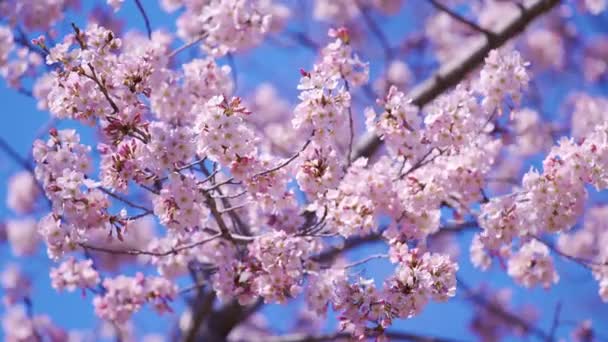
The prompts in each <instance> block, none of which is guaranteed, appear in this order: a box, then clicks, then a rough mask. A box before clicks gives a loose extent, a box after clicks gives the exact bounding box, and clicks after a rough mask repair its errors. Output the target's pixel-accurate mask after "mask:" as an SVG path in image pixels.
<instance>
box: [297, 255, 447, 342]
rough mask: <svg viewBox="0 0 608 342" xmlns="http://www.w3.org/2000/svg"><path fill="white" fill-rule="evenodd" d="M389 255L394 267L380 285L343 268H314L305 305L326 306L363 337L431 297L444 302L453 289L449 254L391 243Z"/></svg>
mask: <svg viewBox="0 0 608 342" xmlns="http://www.w3.org/2000/svg"><path fill="white" fill-rule="evenodd" d="M389 256H390V260H391V262H393V263H395V264H396V265H397V266H396V269H395V273H394V275H392V276H390V277H389V278H387V279H386V281H385V282H384V286H383V287H382V288H381V289H376V286H375V284H374V280H373V279H364V278H358V279H357V280H355V281H353V282H351V281H349V279H348V275H347V273H346V272H345V269H342V268H332V269H328V270H322V271H320V272H318V273H316V275H315V276H314V277H313V278H312V279H311V281H312V284H311V286H310V288H309V290H308V293H307V301H308V304H309V306H310V307H311V308H312V309H313V310H314V311H315V312H316V313H318V314H323V315H324V314H325V313H326V311H327V309H328V307H329V305H331V306H332V307H333V309H334V310H336V311H338V312H339V314H340V316H339V319H340V325H341V329H343V330H348V331H350V332H351V333H352V334H353V336H355V337H358V338H360V339H363V338H365V336H370V335H372V336H374V335H375V336H382V334H383V332H384V330H385V329H386V328H387V327H389V326H390V325H391V324H392V322H393V320H395V319H398V318H409V317H412V316H415V315H416V314H418V313H420V312H421V311H422V310H423V309H424V307H425V306H426V305H427V303H428V302H429V301H430V300H431V299H433V300H436V301H445V300H447V299H449V298H450V297H453V296H454V295H455V294H456V271H457V270H458V265H456V263H454V262H453V261H451V260H450V259H449V257H446V256H444V255H440V254H434V253H429V252H423V251H421V250H418V249H412V250H410V249H408V247H407V245H405V244H396V245H395V246H393V247H391V250H390V254H389Z"/></svg>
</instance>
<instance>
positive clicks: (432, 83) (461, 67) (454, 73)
mask: <svg viewBox="0 0 608 342" xmlns="http://www.w3.org/2000/svg"><path fill="white" fill-rule="evenodd" d="M559 3H560V0H536V1H532V3H531V4H528V5H523V6H522V10H521V12H520V14H519V15H517V16H516V17H515V18H513V19H511V20H509V21H507V22H506V23H505V24H504V26H503V27H501V28H499V29H498V30H496V32H495V35H494V38H493V39H488V38H487V37H480V40H479V41H478V42H476V44H474V45H473V46H472V47H471V49H470V50H469V52H468V53H466V54H464V55H463V57H461V58H457V59H456V60H454V61H453V62H451V63H447V64H445V65H443V66H441V67H440V68H439V70H438V71H437V72H436V73H435V74H434V75H433V76H431V77H430V78H429V79H427V80H426V81H424V82H423V83H422V84H420V85H419V86H417V87H416V88H414V89H413V90H412V91H411V92H410V93H409V94H408V95H407V97H408V98H411V99H412V102H413V103H414V104H415V105H417V106H419V107H423V106H424V105H426V104H428V103H429V102H431V101H432V100H434V99H435V98H436V97H437V96H439V95H440V94H441V93H443V92H444V91H446V90H447V89H449V88H451V87H453V86H455V85H457V84H458V83H459V82H460V81H462V80H463V79H464V78H465V76H466V75H467V74H468V73H469V72H470V71H472V70H474V69H475V68H476V67H477V66H479V65H480V64H481V63H482V62H483V60H484V59H485V57H486V56H487V55H488V53H489V52H490V51H491V50H493V49H496V48H499V47H500V46H502V45H503V44H504V43H506V42H507V41H508V40H510V39H511V38H513V37H515V36H517V35H518V34H519V33H521V32H522V31H523V30H525V29H526V27H528V25H530V23H532V22H533V21H534V20H535V19H536V18H538V17H540V16H541V15H542V14H544V13H546V12H548V11H549V10H551V9H552V8H554V7H555V6H557V5H558V4H559ZM381 145H382V141H381V140H380V138H379V137H378V136H376V135H375V134H368V135H365V136H364V137H363V138H362V139H361V140H360V141H359V143H358V144H357V145H356V147H355V150H354V151H353V154H354V156H353V160H356V159H357V158H359V157H370V156H372V155H373V154H374V153H375V152H376V150H378V148H379V147H380V146H381Z"/></svg>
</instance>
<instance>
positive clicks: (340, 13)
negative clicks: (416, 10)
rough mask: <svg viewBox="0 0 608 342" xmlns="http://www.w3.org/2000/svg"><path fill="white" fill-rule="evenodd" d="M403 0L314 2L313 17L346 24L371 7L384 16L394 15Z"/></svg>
mask: <svg viewBox="0 0 608 342" xmlns="http://www.w3.org/2000/svg"><path fill="white" fill-rule="evenodd" d="M402 4H403V0H362V1H350V0H334V1H323V0H315V2H314V8H313V17H314V18H315V19H317V20H320V21H327V22H331V23H336V22H338V23H348V22H350V21H352V20H354V19H356V18H357V17H359V16H360V15H361V11H362V10H369V9H367V8H368V7H373V8H374V9H378V10H380V11H382V12H383V13H384V14H395V13H397V12H398V11H399V10H400V9H401V5H402Z"/></svg>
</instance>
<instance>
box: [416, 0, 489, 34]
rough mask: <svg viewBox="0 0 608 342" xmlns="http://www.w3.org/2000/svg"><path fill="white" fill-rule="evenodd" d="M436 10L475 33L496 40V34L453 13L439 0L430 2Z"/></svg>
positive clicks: (430, 0)
mask: <svg viewBox="0 0 608 342" xmlns="http://www.w3.org/2000/svg"><path fill="white" fill-rule="evenodd" d="M428 1H429V2H430V3H431V4H432V5H433V6H434V7H435V8H437V9H438V10H440V11H441V12H444V13H445V14H447V15H449V16H450V17H451V18H452V19H454V20H456V21H458V22H460V23H462V24H464V25H466V26H468V27H469V28H471V29H473V30H474V31H477V32H480V33H483V34H484V35H485V36H486V37H487V38H488V39H494V36H495V33H494V32H492V31H489V30H486V29H484V28H483V27H481V26H479V25H477V24H476V23H474V22H472V21H470V20H468V19H466V18H465V17H463V16H461V15H460V14H458V13H456V12H454V11H452V10H451V9H450V8H449V7H447V6H445V5H443V4H442V3H440V2H439V1H437V0H428Z"/></svg>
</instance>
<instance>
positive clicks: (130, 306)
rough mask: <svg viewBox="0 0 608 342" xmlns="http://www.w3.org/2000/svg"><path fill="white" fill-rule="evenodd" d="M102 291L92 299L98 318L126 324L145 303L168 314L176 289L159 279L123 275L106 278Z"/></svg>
mask: <svg viewBox="0 0 608 342" xmlns="http://www.w3.org/2000/svg"><path fill="white" fill-rule="evenodd" d="M103 287H104V289H105V292H104V294H103V295H101V296H97V297H95V299H94V300H93V305H94V306H95V312H96V313H97V315H99V317H101V318H103V319H106V320H108V321H111V322H126V321H128V320H129V317H130V316H131V315H132V314H133V313H134V312H136V311H138V310H139V309H140V308H141V306H142V305H143V304H145V303H152V304H153V306H154V308H155V309H156V310H157V311H158V312H160V313H163V312H167V311H171V308H170V307H169V305H168V302H169V301H170V300H172V299H173V298H174V297H175V295H176V294H177V287H176V285H175V284H173V283H171V281H169V280H167V279H165V278H162V277H145V276H144V275H143V274H141V273H138V274H137V275H136V276H135V277H127V276H124V275H120V276H117V277H116V278H106V279H104V281H103Z"/></svg>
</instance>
